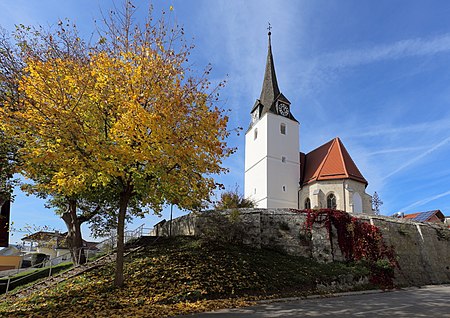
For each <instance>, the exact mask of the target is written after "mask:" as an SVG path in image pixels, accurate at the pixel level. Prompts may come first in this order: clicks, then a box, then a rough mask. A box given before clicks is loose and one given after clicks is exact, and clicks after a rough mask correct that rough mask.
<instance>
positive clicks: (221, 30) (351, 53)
mask: <svg viewBox="0 0 450 318" xmlns="http://www.w3.org/2000/svg"><path fill="white" fill-rule="evenodd" d="M116 2H117V3H120V1H116ZM145 3H146V2H145V1H137V7H138V10H139V13H140V14H139V15H138V17H139V16H140V17H142V16H143V15H144V14H145V11H146V10H145V9H146V4H145ZM170 5H173V7H174V10H173V11H172V12H171V19H172V21H176V22H178V23H179V24H181V25H183V26H184V29H185V31H186V35H187V39H189V40H191V39H192V42H193V43H194V44H195V45H196V47H195V49H194V51H193V54H192V57H191V63H192V66H193V68H195V69H198V70H199V71H201V70H202V69H203V68H204V67H205V66H206V65H207V64H208V63H211V64H212V66H213V72H212V75H211V76H212V77H211V78H212V80H213V81H217V82H218V81H220V80H223V79H227V81H228V83H227V86H226V87H225V89H223V90H222V92H221V98H222V106H223V107H224V108H227V109H231V111H230V114H229V115H230V128H234V127H238V126H240V127H244V128H246V127H247V125H248V123H249V121H250V115H249V111H250V109H251V107H252V106H253V104H254V101H255V99H256V98H258V97H259V94H260V90H261V85H262V78H263V73H264V67H265V59H266V54H267V29H266V28H267V23H268V22H269V21H270V23H271V25H272V27H273V29H272V48H273V54H274V59H275V68H276V71H277V77H278V83H279V86H280V89H281V91H282V92H283V94H284V95H285V96H286V97H287V98H288V99H289V100H290V101H291V103H292V106H291V109H292V112H293V114H294V116H295V117H296V118H297V119H298V120H299V122H300V148H301V151H303V152H309V151H311V150H313V149H314V148H316V147H318V146H320V145H322V144H323V143H325V142H327V141H329V140H331V139H332V138H334V137H336V136H339V137H340V138H341V140H342V141H343V143H344V145H345V146H346V148H347V149H348V151H349V152H350V155H351V156H352V157H353V159H354V161H355V162H356V164H357V165H358V167H359V168H360V170H361V172H362V173H363V175H364V176H365V178H366V179H367V180H368V181H369V186H368V188H367V192H368V193H369V194H372V193H373V192H374V191H377V192H378V194H379V195H380V197H381V199H382V200H383V202H384V205H383V206H382V207H381V211H382V213H383V214H388V215H390V214H392V213H394V212H397V211H404V212H406V213H410V212H416V211H426V210H432V209H440V210H441V211H443V213H444V214H445V215H450V159H449V158H450V129H449V128H450V107H449V106H450V19H448V17H449V16H450V2H448V1H370V2H369V1H357V0H355V1H334V2H333V1H321V0H316V1H312V0H311V1H295V0H294V1H261V0H252V1H249V0H247V1H237V0H236V1H228V0H223V1H216V0H208V1H206V0H205V1H199V0H195V1H194V0H179V1H176V0H173V1H155V2H154V6H155V10H154V11H155V12H154V13H155V15H156V16H157V15H159V12H160V11H161V10H162V9H165V10H166V11H168V10H169V6H170ZM112 7H113V2H111V1H109V0H102V1H100V0H97V1H93V0H89V1H88V0H83V1H80V0H77V1H72V0H70V1H69V0H65V1H50V0H40V1H31V0H29V1H24V0H16V1H2V2H0V25H1V26H2V27H3V28H5V29H7V30H13V28H14V24H19V23H22V24H25V25H37V24H41V25H44V26H46V25H53V24H56V22H57V20H58V19H60V18H66V17H67V18H70V19H71V20H72V21H75V22H76V23H77V25H78V26H79V29H80V30H81V31H82V32H84V34H85V35H86V36H89V35H90V34H91V32H92V30H93V29H94V23H93V21H94V19H99V18H100V14H99V10H100V9H102V10H103V11H104V12H107V11H108V9H110V8H112ZM229 143H230V145H232V146H235V147H238V152H237V153H236V154H235V155H233V156H232V157H231V158H229V159H228V160H227V161H226V163H225V165H226V166H227V167H229V168H230V170H231V172H230V173H229V174H227V175H226V176H222V177H220V178H219V180H220V181H221V182H223V183H224V184H225V185H227V186H228V187H231V188H232V187H234V185H235V184H238V185H239V186H240V188H241V189H242V190H243V181H244V136H243V135H242V134H241V135H240V136H232V137H231V138H230V139H229ZM168 213H169V210H168V209H166V210H165V211H164V213H163V217H165V218H168V215H169V214H168ZM181 213H182V212H180V211H176V212H175V216H177V215H180V214H181ZM11 215H12V221H14V222H15V225H16V227H23V226H24V225H25V224H35V225H39V226H44V225H48V226H50V227H54V228H57V229H61V230H65V228H64V223H63V222H62V221H61V220H59V219H58V218H57V217H56V216H55V215H54V213H53V212H52V211H51V210H46V209H44V207H43V202H42V201H39V200H37V199H34V198H32V197H25V196H23V195H22V194H20V193H17V197H16V200H15V202H14V204H13V207H12V214H11ZM159 220H160V219H159V218H157V217H154V216H148V217H146V218H145V219H144V220H136V221H135V222H134V223H133V224H132V225H129V228H131V229H132V228H135V227H137V226H138V225H140V224H142V223H145V224H146V226H147V227H151V226H152V225H153V224H154V223H156V222H158V221H159ZM84 232H85V235H88V230H87V229H85V230H84ZM21 235H22V234H21V233H14V236H13V237H12V239H11V241H13V242H14V241H16V240H17V239H18V238H19V237H20V236H21Z"/></svg>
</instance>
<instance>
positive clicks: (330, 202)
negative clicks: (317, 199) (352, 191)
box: [327, 193, 337, 209]
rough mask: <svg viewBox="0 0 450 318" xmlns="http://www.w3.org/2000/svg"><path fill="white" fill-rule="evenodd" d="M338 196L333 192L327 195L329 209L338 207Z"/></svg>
mask: <svg viewBox="0 0 450 318" xmlns="http://www.w3.org/2000/svg"><path fill="white" fill-rule="evenodd" d="M336 207H337V205H336V196H335V195H334V194H333V193H330V194H329V195H328V196H327V208H328V209H336Z"/></svg>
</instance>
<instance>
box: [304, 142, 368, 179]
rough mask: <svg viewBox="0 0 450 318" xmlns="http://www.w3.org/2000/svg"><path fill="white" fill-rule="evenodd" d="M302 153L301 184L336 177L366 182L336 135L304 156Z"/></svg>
mask: <svg viewBox="0 0 450 318" xmlns="http://www.w3.org/2000/svg"><path fill="white" fill-rule="evenodd" d="M302 155H303V154H300V161H301V163H303V164H302V167H301V169H302V171H301V172H302V173H301V175H302V181H301V182H302V185H303V184H307V183H311V182H314V181H321V180H336V179H353V180H356V181H359V182H362V183H365V184H366V185H367V184H368V182H367V180H366V179H365V178H364V177H363V175H362V174H361V172H360V171H359V169H358V167H357V166H356V164H355V163H354V162H353V160H352V158H351V157H350V154H349V153H348V151H347V149H345V147H344V145H343V144H342V142H341V140H340V139H339V138H338V137H336V138H334V139H333V140H331V141H329V142H327V143H326V144H324V145H322V146H320V147H319V148H317V149H314V150H313V151H311V152H310V153H308V154H306V155H303V156H304V158H302Z"/></svg>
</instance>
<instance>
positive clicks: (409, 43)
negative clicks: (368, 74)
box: [318, 34, 450, 68]
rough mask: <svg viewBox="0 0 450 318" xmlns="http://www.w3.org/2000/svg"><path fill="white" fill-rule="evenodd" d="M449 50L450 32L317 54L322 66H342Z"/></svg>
mask: <svg viewBox="0 0 450 318" xmlns="http://www.w3.org/2000/svg"><path fill="white" fill-rule="evenodd" d="M448 51H450V34H443V35H440V36H437V37H433V38H416V39H407V40H401V41H398V42H394V43H391V44H385V45H377V46H373V47H370V48H362V49H350V50H343V51H338V52H333V53H328V54H324V55H322V56H319V57H318V59H320V60H321V61H322V62H321V63H320V65H321V66H322V67H332V68H343V67H351V66H357V65H362V64H369V63H373V62H378V61H382V60H392V59H400V58H405V57H414V56H424V55H433V54H438V53H442V52H448Z"/></svg>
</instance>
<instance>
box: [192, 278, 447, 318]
mask: <svg viewBox="0 0 450 318" xmlns="http://www.w3.org/2000/svg"><path fill="white" fill-rule="evenodd" d="M191 317H192V316H191ZM195 317H201V318H207V317H214V318H219V317H233V318H238V317H428V318H434V317H438V318H441V317H450V285H441V286H428V287H423V288H413V289H407V290H400V291H392V292H384V293H371V294H356V295H355V294H347V295H344V296H339V297H332V298H316V299H304V300H295V301H289V302H277V303H267V304H262V305H258V306H254V307H247V308H239V309H224V310H220V311H217V312H211V313H203V314H198V315H196V316H195Z"/></svg>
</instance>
